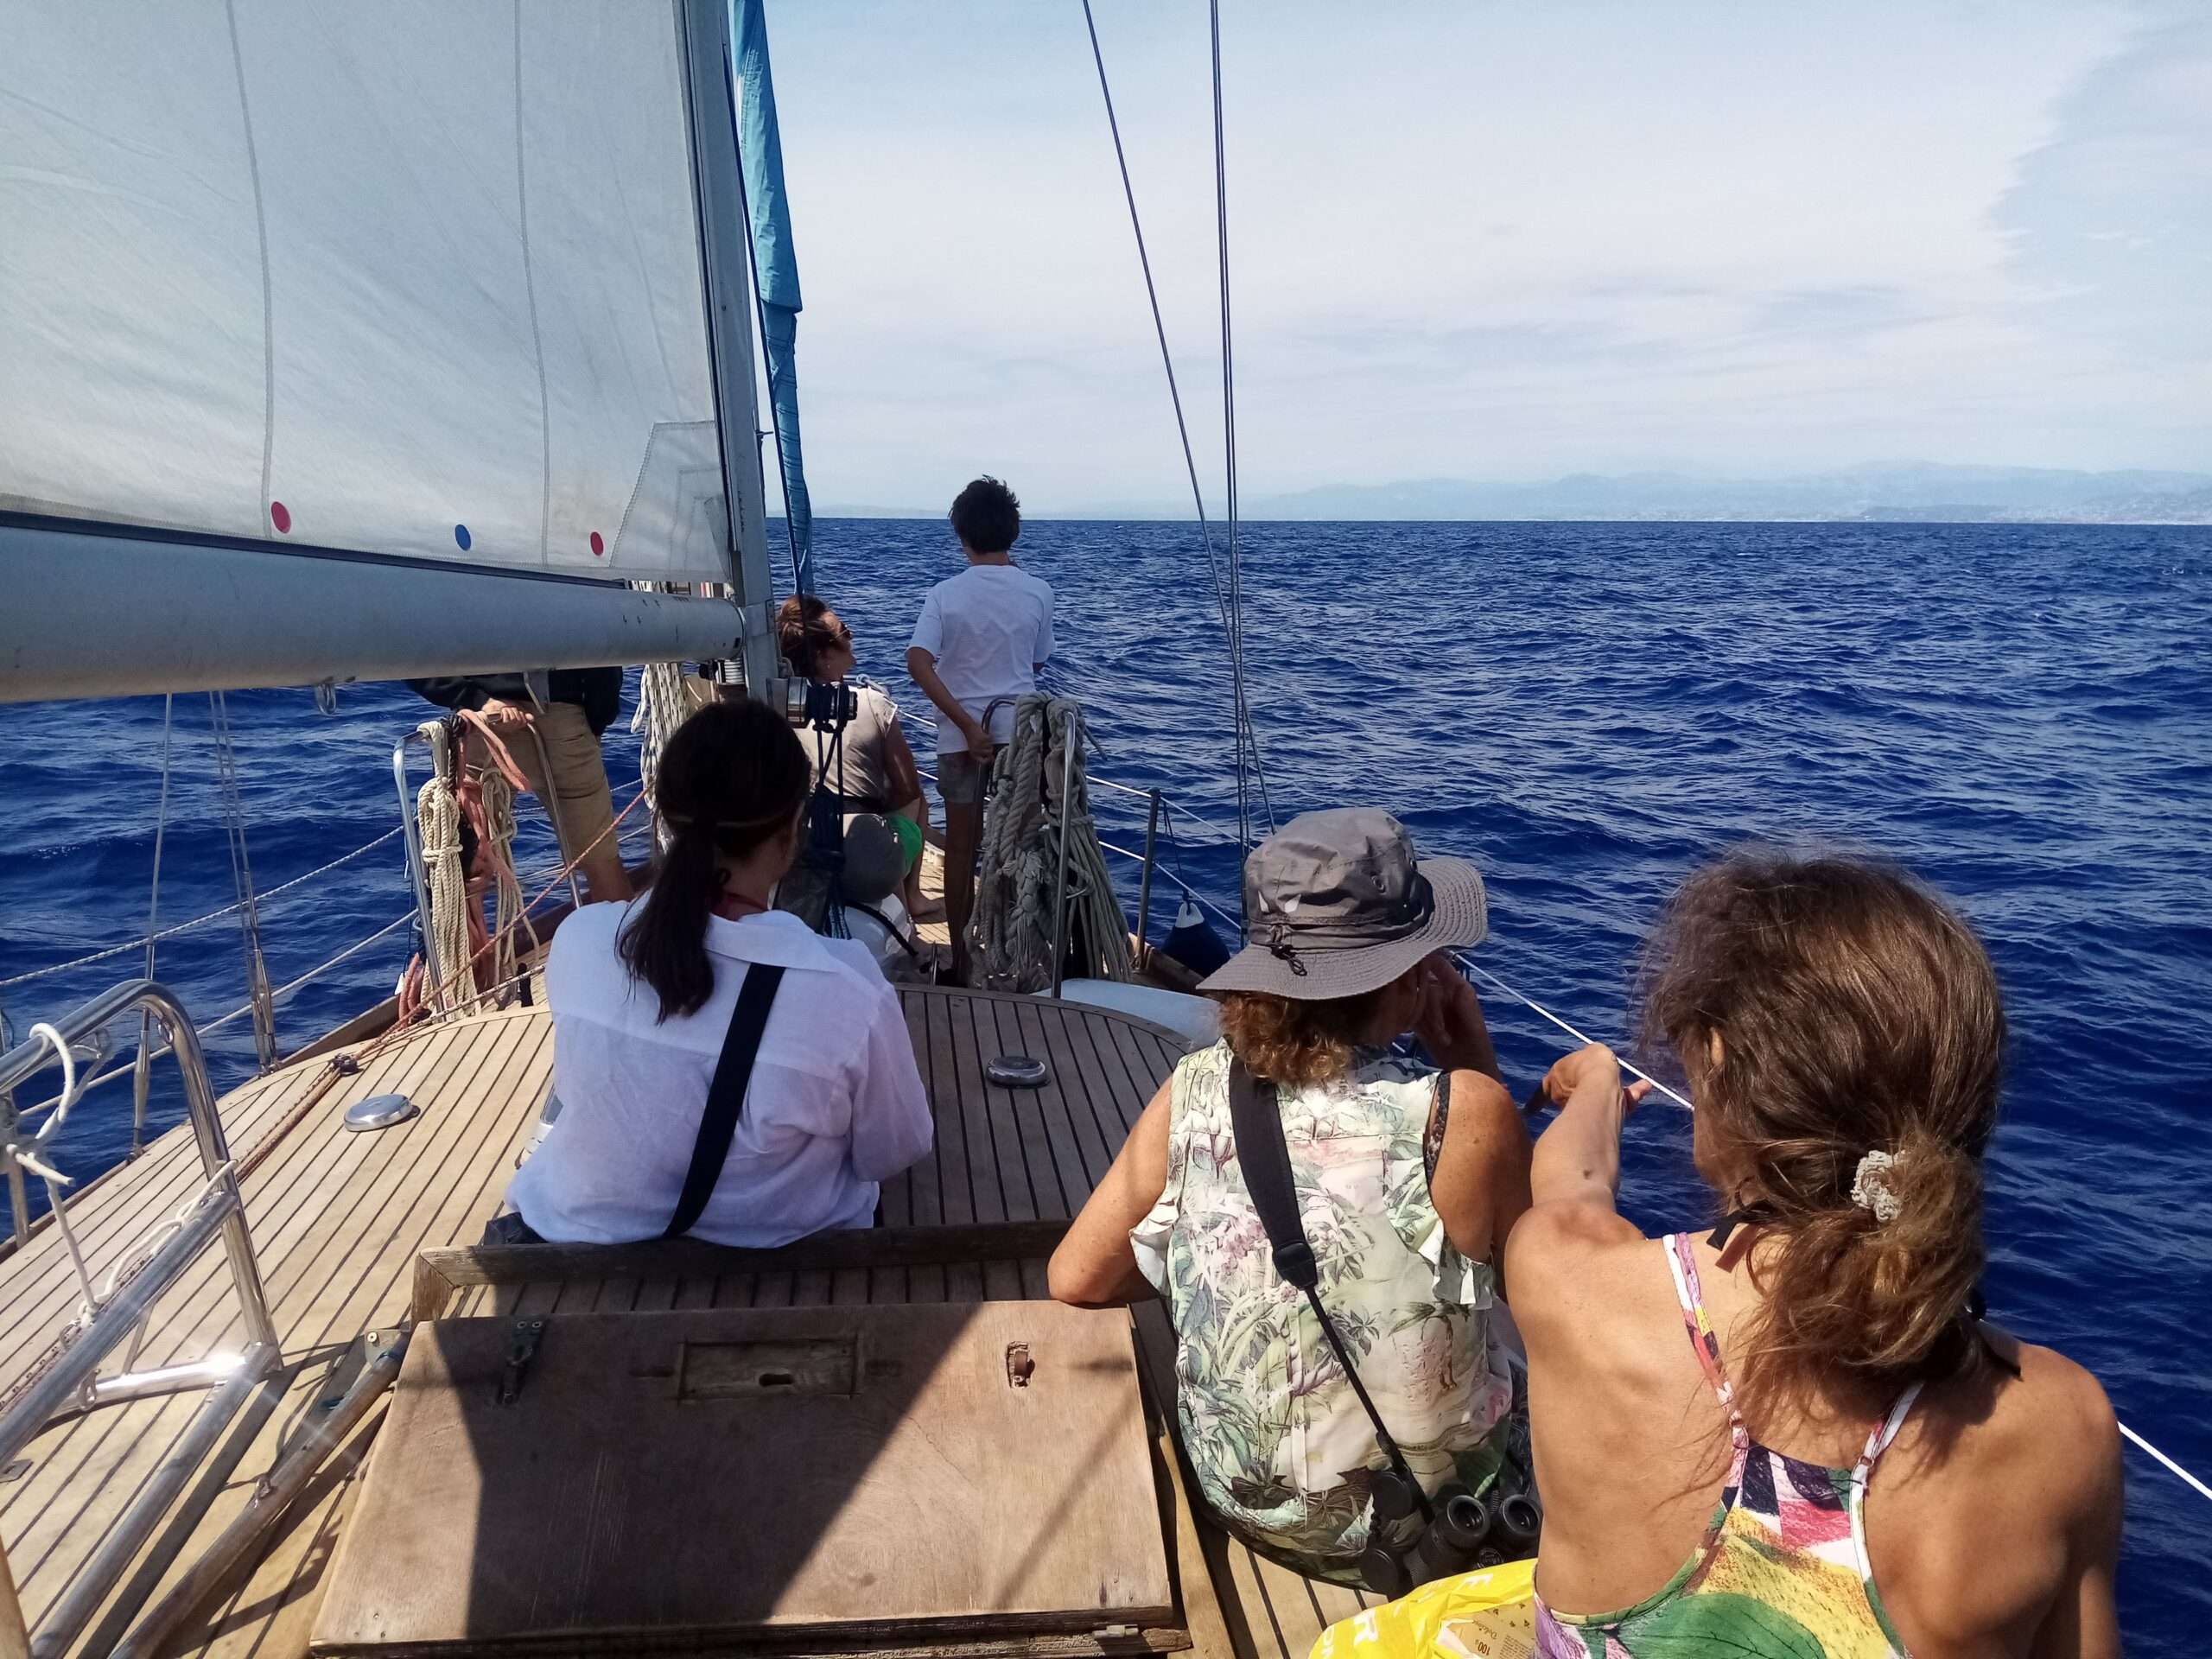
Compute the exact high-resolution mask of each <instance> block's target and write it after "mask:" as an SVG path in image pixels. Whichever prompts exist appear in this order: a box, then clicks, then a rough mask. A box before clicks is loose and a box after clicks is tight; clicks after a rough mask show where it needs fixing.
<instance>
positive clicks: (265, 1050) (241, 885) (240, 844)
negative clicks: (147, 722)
mask: <svg viewBox="0 0 2212 1659" xmlns="http://www.w3.org/2000/svg"><path fill="white" fill-rule="evenodd" d="M207 711H208V718H209V721H210V723H211V724H212V725H213V728H214V734H215V773H216V779H217V781H218V783H219V785H220V788H221V791H222V798H223V827H224V829H225V831H226V834H227V836H228V837H229V841H230V848H231V880H232V885H233V886H234V887H235V888H236V889H237V891H238V931H239V935H240V938H241V942H242V943H243V944H244V946H245V983H246V991H247V994H248V995H251V997H252V999H253V1003H254V1008H255V1014H254V1021H253V1046H254V1052H255V1054H256V1055H257V1057H258V1058H259V1059H260V1061H261V1069H262V1070H263V1071H268V1070H270V1068H271V1067H272V1066H274V1065H276V1064H277V1009H276V1007H275V1006H274V1005H273V1004H272V1003H271V1002H270V999H269V964H268V963H267V961H266V960H265V959H264V957H263V956H262V952H261V917H260V913H259V912H258V911H257V909H256V907H255V904H254V896H253V866H252V864H251V862H250V861H248V860H247V857H246V847H245V801H244V799H243V798H241V797H240V795H239V793H238V751H237V749H236V747H235V746H234V745H233V744H232V741H231V711H230V705H229V703H228V702H227V700H226V698H225V697H224V696H223V694H222V693H221V692H220V691H210V692H209V693H208V694H207Z"/></svg>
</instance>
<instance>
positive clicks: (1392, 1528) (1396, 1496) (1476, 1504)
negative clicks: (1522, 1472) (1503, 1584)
mask: <svg viewBox="0 0 2212 1659" xmlns="http://www.w3.org/2000/svg"><path fill="white" fill-rule="evenodd" d="M1371 1491H1372V1492H1373V1502H1374V1510H1375V1521H1374V1530H1373V1532H1372V1533H1371V1534H1370V1543H1369V1544H1368V1546H1367V1548H1366V1549H1365V1551H1363V1553H1362V1554H1361V1555H1360V1558H1359V1576H1360V1579H1361V1580H1362V1581H1363V1583H1364V1584H1365V1585H1366V1586H1367V1587H1368V1588H1369V1589H1370V1590H1372V1591H1373V1592H1375V1593H1376V1595H1378V1596H1390V1597H1394V1598H1395V1597H1397V1596H1402V1595H1404V1594H1405V1593H1406V1592H1408V1590H1411V1589H1412V1588H1413V1587H1414V1586H1415V1585H1421V1584H1427V1583H1429V1582H1431V1581H1432V1580H1436V1579H1445V1578H1449V1577H1451V1576H1452V1574H1453V1573H1465V1572H1467V1571H1469V1570H1470V1569H1471V1568H1476V1567H1496V1566H1497V1565H1498V1564H1499V1563H1500V1562H1502V1561H1509V1560H1522V1559H1524V1558H1525V1557H1527V1556H1529V1555H1530V1554H1534V1553H1535V1548H1536V1537H1537V1535H1538V1534H1539V1533H1540V1532H1541V1530H1542V1529H1543V1522H1544V1515H1543V1510H1541V1508H1540V1507H1539V1506H1538V1505H1537V1503H1536V1500H1535V1498H1534V1497H1529V1496H1528V1495H1527V1494H1525V1493H1522V1492H1512V1493H1509V1494H1508V1495H1506V1496H1505V1497H1501V1498H1498V1499H1497V1501H1496V1502H1495V1503H1484V1502H1483V1500H1482V1499H1481V1498H1479V1497H1476V1496H1475V1495H1474V1494H1473V1493H1472V1492H1471V1491H1468V1490H1467V1489H1466V1488H1465V1486H1462V1485H1459V1484H1458V1483H1456V1482H1454V1483H1452V1484H1449V1485H1446V1486H1445V1487H1443V1488H1441V1489H1440V1491H1438V1492H1437V1494H1436V1496H1435V1497H1433V1498H1431V1499H1430V1500H1429V1518H1428V1520H1427V1522H1421V1521H1420V1516H1421V1500H1420V1495H1419V1494H1418V1493H1417V1492H1415V1491H1413V1490H1412V1489H1411V1488H1410V1487H1409V1486H1408V1484H1407V1482H1406V1480H1405V1478H1404V1477H1402V1476H1401V1475H1400V1474H1399V1473H1398V1472H1397V1471H1395V1470H1391V1469H1385V1470H1382V1471H1378V1472H1377V1473H1376V1477H1375V1481H1374V1485H1373V1487H1372V1489H1371ZM1416 1522H1420V1524H1419V1525H1418V1526H1417V1527H1416V1525H1415V1524H1414V1523H1416ZM1386 1540H1393V1541H1386Z"/></svg>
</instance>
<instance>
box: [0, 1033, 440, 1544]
mask: <svg viewBox="0 0 2212 1659" xmlns="http://www.w3.org/2000/svg"><path fill="white" fill-rule="evenodd" d="M391 1060H392V1062H393V1063H392V1064H391V1065H388V1066H381V1067H372V1068H369V1069H368V1070H367V1071H365V1073H364V1074H363V1076H362V1077H360V1078H359V1079H356V1081H357V1082H358V1083H359V1084H360V1085H361V1086H362V1088H363V1089H364V1090H365V1091H368V1092H373V1091H374V1090H378V1089H380V1088H385V1087H390V1086H398V1085H406V1084H413V1083H415V1082H416V1079H418V1078H419V1077H422V1076H423V1065H424V1064H425V1057H424V1056H423V1055H420V1054H416V1055H409V1056H405V1057H404V1058H403V1057H402V1056H399V1055H394V1056H392V1057H391ZM340 1109H341V1110H342V1106H341V1107H340ZM417 1121H418V1122H419V1120H417ZM413 1127H414V1125H412V1124H410V1125H406V1126H403V1128H413ZM384 1133H391V1131H385V1132H384ZM376 1138H377V1137H376V1136H373V1135H343V1136H340V1137H339V1140H338V1142H337V1143H336V1144H335V1145H334V1146H333V1147H318V1148H315V1150H318V1151H328V1152H330V1153H332V1154H333V1156H332V1158H331V1160H330V1161H329V1162H328V1163H327V1164H326V1163H324V1162H322V1161H321V1160H316V1161H315V1163H314V1164H313V1165H312V1166H311V1167H312V1168H314V1169H315V1170H318V1171H331V1170H335V1169H338V1168H340V1167H341V1166H342V1165H343V1160H345V1158H346V1155H347V1154H353V1153H359V1154H362V1155H365V1143H367V1142H370V1141H374V1140H375V1139H376ZM346 1143H351V1144H350V1145H348V1144H346ZM178 1150H179V1152H180V1154H181V1156H182V1158H183V1159H186V1160H189V1162H190V1164H191V1166H192V1167H193V1168H194V1169H195V1170H196V1169H197V1167H198V1159H197V1154H196V1152H194V1151H193V1150H192V1149H191V1148H190V1147H189V1145H188V1144H187V1145H185V1146H183V1147H180V1148H179V1149H178ZM301 1150H308V1147H307V1146H306V1145H305V1144H304V1143H302V1147H301ZM298 1175H299V1173H298V1172H297V1171H296V1170H291V1169H289V1168H288V1167H287V1166H286V1164H285V1160H283V1159H272V1160H270V1162H269V1163H268V1164H266V1165H264V1166H263V1167H262V1168H261V1169H260V1170H257V1171H256V1172H254V1173H253V1174H252V1175H251V1176H250V1177H249V1179H248V1180H247V1182H246V1184H245V1196H246V1207H247V1216H248V1220H249V1224H250V1225H252V1224H254V1223H256V1222H258V1223H259V1225H258V1226H257V1227H255V1234H256V1241H257V1253H259V1251H260V1250H261V1249H264V1248H266V1249H270V1250H271V1254H270V1255H264V1256H263V1258H262V1260H263V1264H264V1265H263V1286H264V1291H265V1293H266V1294H267V1298H268V1301H269V1305H270V1313H271V1317H272V1318H273V1319H277V1322H278V1328H279V1330H280V1331H281V1330H283V1328H284V1325H283V1319H282V1317H281V1314H282V1310H283V1307H284V1306H285V1302H284V1297H283V1281H282V1278H281V1276H279V1275H278V1274H272V1272H271V1268H270V1264H271V1263H272V1262H276V1263H281V1262H283V1261H284V1260H285V1259H286V1253H285V1249H284V1239H285V1236H286V1235H285V1231H284V1230H285V1228H286V1227H288V1226H289V1225H290V1224H292V1223H293V1221H294V1218H295V1217H302V1216H305V1217H312V1215H314V1214H315V1213H318V1212H320V1211H321V1210H323V1209H325V1208H327V1205H324V1204H322V1203H321V1202H319V1200H318V1195H319V1194H320V1196H321V1198H329V1197H331V1196H333V1194H332V1193H331V1192H329V1191H328V1190H327V1189H328V1188H329V1187H333V1186H338V1182H337V1180H336V1179H335V1178H334V1177H331V1178H329V1179H327V1180H325V1181H323V1182H310V1181H307V1180H302V1179H299V1178H298ZM188 1185H189V1184H188ZM339 1190H342V1187H339ZM272 1234H273V1236H272ZM236 1317H237V1310H236V1301H235V1298H234V1296H233V1294H232V1287H231V1281H230V1274H229V1269H228V1267H227V1265H226V1262H225V1259H224V1257H223V1256H222V1255H221V1253H220V1252H219V1251H213V1250H211V1251H209V1252H208V1253H207V1255H203V1256H202V1257H200V1260H199V1261H198V1262H195V1263H194V1265H193V1267H192V1268H190V1269H188V1271H187V1272H186V1274H184V1275H183V1276H182V1277H181V1279H180V1280H179V1281H178V1283H177V1285H176V1286H175V1287H172V1289H171V1290H170V1291H169V1292H168V1294H165V1295H164V1296H163V1297H162V1299H161V1300H160V1301H159V1302H157V1303H156V1306H155V1308H154V1310H153V1313H152V1314H151V1315H150V1316H149V1320H148V1325H147V1332H146V1336H145V1340H144V1342H143V1346H142V1350H141V1353H140V1357H139V1363H140V1364H141V1365H142V1366H151V1365H162V1364H174V1363H180V1362H181V1361H185V1360H188V1359H197V1358H199V1357H202V1356H203V1355H205V1354H207V1353H208V1352H210V1351H213V1349H214V1348H215V1346H216V1345H217V1344H219V1341H220V1340H221V1338H223V1337H224V1336H225V1335H226V1334H228V1333H230V1332H232V1329H233V1327H234V1325H235V1322H236ZM191 1408H192V1402H190V1401H188V1400H187V1399H184V1398H182V1397H179V1398H176V1399H173V1400H169V1401H165V1402H149V1404H148V1405H146V1406H142V1407H138V1408H132V1409H129V1410H121V1411H102V1412H97V1413H94V1414H91V1415H89V1416H86V1417H84V1418H80V1419H79V1420H77V1421H75V1422H73V1423H71V1424H69V1425H67V1426H66V1427H63V1428H62V1429H60V1431H58V1432H57V1433H48V1434H46V1435H42V1436H41V1437H40V1438H39V1439H38V1440H34V1441H33V1442H32V1443H31V1446H30V1447H29V1456H30V1457H31V1458H32V1459H33V1473H34V1478H33V1479H32V1480H29V1481H26V1482H25V1483H24V1485H25V1486H26V1488H27V1489H28V1490H26V1491H24V1493H23V1495H22V1507H21V1509H20V1510H18V1512H17V1513H16V1514H15V1515H13V1516H9V1517H8V1518H7V1521H6V1525H7V1528H8V1532H9V1535H10V1560H11V1563H13V1564H14V1566H15V1569H16V1575H17V1580H18V1583H19V1585H27V1584H29V1582H30V1581H31V1580H33V1579H35V1577H36V1576H37V1575H38V1574H39V1573H40V1572H41V1569H43V1568H45V1567H48V1564H49V1562H57V1563H58V1566H59V1567H60V1568H61V1569H63V1570H68V1569H73V1566H74V1563H75V1562H76V1561H77V1560H82V1559H83V1556H84V1554H86V1553H87V1552H89V1550H90V1549H91V1548H94V1547H95V1546H96V1545H97V1543H98V1542H99V1537H101V1536H104V1535H105V1532H106V1530H107V1526H106V1525H105V1524H102V1525H100V1526H99V1528H98V1529H97V1534H96V1535H92V1536H86V1535H85V1531H84V1530H80V1523H83V1522H87V1521H89V1520H90V1519H91V1518H92V1511H93V1510H96V1509H97V1510H99V1511H100V1512H101V1513H103V1514H105V1516H106V1517H107V1518H108V1519H109V1520H110V1521H111V1520H112V1518H113V1516H115V1515H118V1514H119V1513H120V1511H121V1509H122V1507H123V1506H124V1504H126V1503H128V1502H129V1501H130V1497H131V1496H133V1495H134V1494H135V1493H136V1491H137V1490H138V1489H139V1487H140V1486H141V1485H142V1484H143V1481H144V1480H145V1479H146V1478H149V1477H150V1475H151V1474H152V1472H153V1471H154V1469H155V1468H156V1467H157V1466H158V1465H159V1464H160V1462H161V1460H162V1458H164V1457H166V1456H167V1454H168V1447H169V1446H170V1444H171V1443H172V1442H173V1441H174V1440H175V1438H176V1437H177V1436H178V1435H180V1434H181V1433H182V1432H183V1428H184V1426H185V1423H186V1421H188V1418H189V1416H190V1413H191ZM94 1470H97V1471H99V1478H98V1479H97V1480H96V1481H95V1480H91V1479H88V1478H87V1476H88V1475H89V1474H90V1472H91V1471H94ZM63 1491H68V1492H73V1493H74V1494H75V1495H76V1500H75V1503H74V1506H72V1504H70V1503H66V1502H64V1503H55V1502H54V1495H55V1494H57V1493H60V1492H63ZM65 1535H73V1542H74V1544H75V1545H76V1546H77V1547H76V1548H72V1549H71V1550H70V1551H68V1552H67V1554H62V1555H60V1556H59V1557H58V1558H57V1557H56V1556H55V1555H54V1552H53V1549H52V1546H53V1545H54V1543H55V1542H57V1541H59V1540H60V1538H62V1537H63V1536H65Z"/></svg>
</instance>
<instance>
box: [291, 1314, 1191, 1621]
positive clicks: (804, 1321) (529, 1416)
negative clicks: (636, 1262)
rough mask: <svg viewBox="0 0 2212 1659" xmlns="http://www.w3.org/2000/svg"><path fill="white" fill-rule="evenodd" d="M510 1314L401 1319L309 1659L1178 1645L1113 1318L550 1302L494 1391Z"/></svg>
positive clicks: (1123, 1327) (1146, 1454)
mask: <svg viewBox="0 0 2212 1659" xmlns="http://www.w3.org/2000/svg"><path fill="white" fill-rule="evenodd" d="M516 1323H517V1321H516V1320H515V1319H512V1317H510V1318H506V1319H482V1318H478V1319H439V1320H435V1321H434V1322H432V1323H429V1324H428V1325H418V1326H417V1327H416V1334H415V1338H414V1341H413V1342H412V1343H411V1344H410V1345H409V1348H408V1352H407V1360H406V1363H405V1365H404V1368H403V1370H402V1371H401V1373H400V1376H399V1381H398V1383H397V1386H396V1387H395V1389H394V1390H393V1393H392V1399H391V1408H390V1412H389V1414H388V1416H387V1417H386V1419H385V1425H384V1428H383V1430H382V1432H381V1433H379V1434H378V1437H377V1444H376V1450H375V1453H374V1465H373V1473H372V1477H371V1478H370V1479H369V1480H368V1481H367V1483H366V1484H365V1486H364V1487H363V1489H362V1491H361V1494H360V1497H359V1502H358V1503H357V1504H356V1506H355V1507H354V1509H353V1512H352V1515H351V1516H350V1517H349V1519H348V1520H347V1522H346V1528H345V1531H344V1533H343V1535H341V1536H340V1539H339V1541H338V1547H337V1550H336V1553H335V1554H334V1558H333V1560H332V1563H331V1567H330V1576H329V1580H328V1583H327V1592H326V1594H325V1596H324V1598H323V1601H322V1605H321V1609H320V1611H319V1613H318V1615H317V1618H316V1620H315V1635H314V1638H313V1644H312V1646H313V1651H315V1652H316V1653H318V1654H324V1655H340V1654H344V1655H359V1656H367V1655H371V1654H378V1655H389V1654H391V1653H394V1652H400V1653H407V1654H412V1655H416V1656H418V1659H429V1656H432V1655H435V1654H441V1653H450V1654H453V1655H454V1656H455V1659H461V1656H464V1655H467V1656H472V1659H484V1656H492V1655H513V1656H515V1659H524V1656H529V1659H542V1656H543V1654H545V1653H547V1652H550V1651H561V1652H574V1651H594V1652H604V1651H619V1652H625V1653H627V1652H636V1651H642V1650H646V1649H656V1648H659V1649H676V1650H681V1651H684V1652H695V1651H701V1650H708V1651H724V1650H728V1649H753V1650H754V1651H756V1652H760V1651H765V1652H822V1651H823V1650H825V1649H836V1650H837V1651H838V1652H840V1653H842V1654H860V1653H867V1652H870V1651H879V1652H880V1651H883V1650H887V1649H897V1650H901V1651H904V1652H906V1653H917V1652H926V1651H928V1650H930V1649H959V1650H960V1651H961V1652H962V1653H963V1655H966V1656H975V1655H976V1654H979V1653H985V1652H990V1653H997V1654H1004V1655H1007V1656H1009V1659H1011V1656H1014V1655H1022V1654H1028V1655H1036V1654H1044V1653H1054V1654H1061V1655H1066V1654H1074V1653H1081V1652H1085V1651H1088V1652H1091V1653H1093V1654H1096V1652H1097V1651H1098V1648H1097V1646H1096V1638H1095V1637H1093V1635H1092V1633H1093V1632H1095V1631H1097V1630H1101V1629H1102V1628H1108V1627H1112V1626H1126V1627H1128V1628H1130V1629H1133V1630H1139V1631H1142V1632H1146V1633H1147V1634H1146V1635H1145V1636H1144V1637H1143V1638H1142V1640H1141V1643H1140V1645H1141V1646H1143V1647H1144V1648H1145V1649H1147V1650H1148V1651H1149V1650H1157V1649H1162V1648H1179V1647H1182V1646H1185V1645H1187V1644H1188V1641H1189V1637H1188V1635H1187V1633H1186V1632H1185V1630H1184V1629H1183V1628H1182V1626H1181V1621H1180V1618H1179V1612H1178V1609H1177V1606H1176V1601H1175V1593H1174V1586H1173V1582H1172V1580H1171V1577H1170V1574H1169V1572H1168V1567H1167V1540H1166V1535H1165V1533H1164V1532H1163V1529H1162V1522H1161V1516H1162V1510H1161V1504H1160V1493H1159V1491H1158V1488H1157V1487H1156V1486H1155V1484H1154V1479H1155V1477H1154V1465H1153V1461H1152V1456H1153V1444H1152V1439H1151V1432H1150V1429H1149V1428H1148V1427H1147V1423H1146V1421H1145V1415H1144V1408H1143V1402H1142V1399H1141V1395H1140V1393H1139V1389H1138V1386H1137V1372H1136V1352H1135V1345H1134V1343H1133V1341H1132V1334H1131V1330H1130V1325H1129V1322H1128V1320H1127V1319H1115V1318H1112V1317H1109V1316H1105V1315H1101V1314H1096V1313H1084V1312H1082V1311H1080V1310H1077V1309H1075V1308H1068V1307H1061V1306H1058V1305H1056V1304H1053V1303H1049V1302H1015V1301H1007V1302H983V1303H975V1304H968V1305H962V1304H957V1303H932V1304H908V1305H897V1304H892V1305H886V1304H875V1305H866V1304H847V1305H831V1306H812V1307H784V1308H728V1309H705V1308H702V1309H696V1310H690V1309H683V1310H670V1311H665V1312H655V1313H579V1314H572V1315H566V1316H563V1315H561V1314H558V1313H556V1314H552V1315H550V1316H544V1319H543V1323H544V1339H543V1342H542V1343H541V1344H539V1346H538V1349H537V1354H536V1357H534V1358H533V1359H532V1361H531V1365H530V1375H529V1378H528V1382H527V1383H526V1384H525V1385H524V1387H523V1388H522V1389H520V1390H519V1391H518V1394H517V1396H516V1398H515V1400H514V1402H513V1403H512V1404H511V1405H505V1406H503V1405H500V1404H499V1403H498V1401H499V1389H498V1387H497V1382H498V1379H499V1376H500V1375H501V1372H502V1370H503V1368H504V1366H505V1363H506V1360H507V1356H508V1351H509V1346H510V1343H511V1341H512V1336H513V1332H514V1328H515V1325H516ZM1085 1644H1092V1645H1089V1646H1086V1645H1085Z"/></svg>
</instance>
